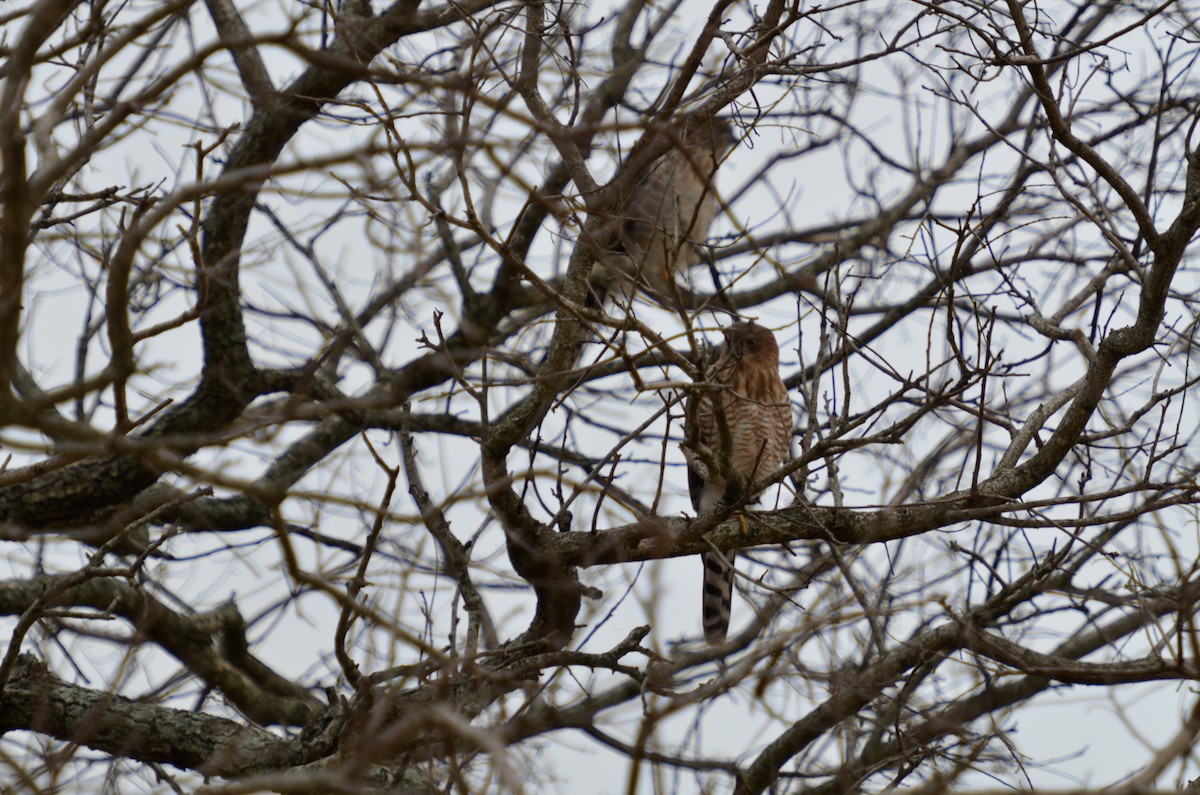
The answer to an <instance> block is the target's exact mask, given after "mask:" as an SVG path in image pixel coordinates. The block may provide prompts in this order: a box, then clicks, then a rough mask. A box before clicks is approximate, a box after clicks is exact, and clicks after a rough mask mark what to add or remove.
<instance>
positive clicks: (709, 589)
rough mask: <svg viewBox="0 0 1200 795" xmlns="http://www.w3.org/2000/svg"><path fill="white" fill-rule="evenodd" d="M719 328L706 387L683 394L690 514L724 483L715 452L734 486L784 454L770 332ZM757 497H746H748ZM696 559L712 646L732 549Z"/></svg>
mask: <svg viewBox="0 0 1200 795" xmlns="http://www.w3.org/2000/svg"><path fill="white" fill-rule="evenodd" d="M722 333H723V334H724V336H725V344H724V346H723V347H722V348H721V351H720V354H719V355H718V357H717V360H716V361H715V362H714V363H713V364H712V365H710V366H709V367H708V368H707V371H706V384H707V385H708V386H707V387H706V388H704V389H703V390H702V391H699V392H698V394H694V395H693V396H692V397H691V398H690V399H689V401H688V407H687V415H686V420H685V426H684V434H685V438H686V441H685V442H684V455H685V457H686V458H687V464H688V490H689V491H690V492H691V496H692V507H693V508H695V509H696V511H697V513H698V514H702V513H705V512H706V511H710V510H712V508H713V506H715V505H716V504H717V503H718V502H719V501H720V500H721V498H722V497H724V496H725V493H726V491H727V489H728V488H729V487H730V485H731V483H730V481H731V480H733V478H729V477H726V476H724V475H722V474H721V467H722V462H721V459H722V458H725V459H726V460H727V462H728V466H729V469H730V470H732V471H733V472H734V473H736V474H737V475H738V476H739V478H740V480H741V485H743V486H749V485H750V484H751V483H753V482H754V481H755V480H758V479H760V478H763V477H765V476H767V475H769V474H771V473H772V472H774V471H775V470H776V469H778V468H779V466H780V465H781V464H783V463H784V462H785V461H787V460H788V458H789V457H790V452H791V440H792V410H791V404H790V403H789V402H788V392H787V387H786V386H784V385H783V380H782V379H781V378H780V377H779V345H778V344H777V343H776V342H775V335H774V334H772V333H771V331H770V329H767V328H764V327H762V326H759V325H757V324H756V323H754V322H741V321H739V322H736V323H731V324H730V325H728V326H726V327H725V328H724V329H723V330H722ZM722 425H724V429H723V428H722ZM723 431H724V432H723ZM723 437H724V439H725V442H724V443H723V441H722V439H723ZM726 471H727V472H728V470H726ZM731 496H740V495H731ZM760 496H761V495H760V494H754V495H751V496H750V502H756V501H757V500H758V498H759V497H760ZM701 558H702V560H703V562H704V602H703V623H704V638H705V640H707V641H708V642H709V644H710V645H713V646H719V645H721V644H722V643H724V642H725V635H726V633H727V632H728V631H729V607H730V603H731V601H732V598H733V575H734V571H733V561H734V552H733V550H730V551H728V552H724V553H722V552H705V553H703V554H702V555H701Z"/></svg>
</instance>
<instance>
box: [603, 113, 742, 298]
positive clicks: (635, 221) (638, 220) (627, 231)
mask: <svg viewBox="0 0 1200 795" xmlns="http://www.w3.org/2000/svg"><path fill="white" fill-rule="evenodd" d="M736 143H737V137H736V136H735V135H734V132H733V128H732V127H730V126H729V123H728V122H726V121H723V120H719V119H713V120H711V121H709V122H705V123H702V124H699V123H698V124H696V125H694V126H692V127H691V128H689V129H687V130H686V131H685V132H684V133H683V135H682V137H681V139H680V140H679V141H678V142H676V144H675V145H674V146H673V147H672V148H671V149H669V150H667V152H666V154H664V155H663V156H662V157H660V158H659V159H658V160H656V161H655V162H654V164H653V165H652V166H651V167H650V169H649V171H647V173H646V175H645V177H643V178H642V179H641V180H640V181H639V182H638V183H637V184H636V185H635V186H634V187H633V190H632V191H631V192H630V194H629V195H628V196H626V197H624V200H623V201H622V203H621V209H620V210H619V221H620V225H619V226H618V228H617V231H616V233H615V235H614V238H615V239H614V241H613V244H612V245H611V246H610V248H615V249H620V250H623V251H624V252H625V253H626V254H627V255H628V256H629V259H630V260H631V261H632V267H633V269H634V270H635V272H634V273H626V274H623V275H622V278H621V281H622V283H623V284H625V285H628V281H629V279H630V277H632V278H633V279H634V280H636V281H637V283H638V284H640V285H641V286H642V287H646V286H649V287H650V288H651V289H652V290H654V291H655V292H656V293H658V294H659V295H663V296H666V297H668V298H670V297H671V295H672V294H673V292H674V289H673V288H674V284H675V274H677V273H679V272H680V271H682V270H686V269H687V268H690V267H692V266H694V265H698V264H699V263H700V262H701V261H702V254H701V249H700V246H701V245H702V244H703V243H704V242H705V241H706V240H708V228H709V227H710V226H712V222H713V220H714V219H715V218H716V217H717V213H718V211H719V210H720V204H719V202H718V201H717V195H716V192H715V190H714V188H713V175H714V174H715V173H716V170H717V166H719V165H720V164H721V161H722V160H724V159H725V156H726V155H727V154H729V152H730V150H732V149H733V147H734V144H736ZM611 278H612V277H611V276H608V275H606V274H601V279H600V280H601V281H609V280H611ZM626 289H627V291H628V290H629V288H628V286H626Z"/></svg>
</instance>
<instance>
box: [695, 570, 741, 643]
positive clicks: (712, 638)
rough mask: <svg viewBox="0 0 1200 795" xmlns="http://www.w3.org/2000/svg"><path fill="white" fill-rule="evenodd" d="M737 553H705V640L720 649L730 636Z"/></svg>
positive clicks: (703, 612) (703, 611) (703, 614)
mask: <svg viewBox="0 0 1200 795" xmlns="http://www.w3.org/2000/svg"><path fill="white" fill-rule="evenodd" d="M735 554H736V553H735V552H734V551H733V550H732V549H731V550H729V551H728V552H724V553H721V552H704V553H702V554H701V555H700V559H701V560H702V561H704V602H703V610H702V616H703V622H704V639H705V640H706V641H708V643H709V645H710V646H720V645H721V644H722V643H724V642H725V635H726V634H728V633H729V608H730V605H731V603H732V602H733V560H734V557H735Z"/></svg>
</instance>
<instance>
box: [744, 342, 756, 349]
mask: <svg viewBox="0 0 1200 795" xmlns="http://www.w3.org/2000/svg"><path fill="white" fill-rule="evenodd" d="M746 347H747V348H749V349H750V350H754V349H755V348H757V347H758V340H746Z"/></svg>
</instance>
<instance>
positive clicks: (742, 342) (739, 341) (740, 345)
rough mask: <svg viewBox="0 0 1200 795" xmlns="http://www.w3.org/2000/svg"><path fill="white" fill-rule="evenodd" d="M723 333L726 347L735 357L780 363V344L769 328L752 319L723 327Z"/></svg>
mask: <svg viewBox="0 0 1200 795" xmlns="http://www.w3.org/2000/svg"><path fill="white" fill-rule="evenodd" d="M721 333H722V334H724V335H725V348H726V349H727V350H728V351H729V353H730V354H731V355H732V356H733V357H734V358H736V359H748V360H757V361H762V362H769V363H771V364H775V365H778V364H779V344H778V343H777V342H775V335H774V334H772V333H771V330H770V329H769V328H765V327H763V326H760V325H758V324H757V323H755V322H754V321H752V320H751V321H744V320H739V321H738V322H736V323H730V324H729V325H728V326H726V327H725V328H723V329H721Z"/></svg>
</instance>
